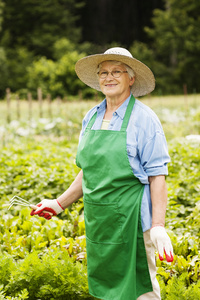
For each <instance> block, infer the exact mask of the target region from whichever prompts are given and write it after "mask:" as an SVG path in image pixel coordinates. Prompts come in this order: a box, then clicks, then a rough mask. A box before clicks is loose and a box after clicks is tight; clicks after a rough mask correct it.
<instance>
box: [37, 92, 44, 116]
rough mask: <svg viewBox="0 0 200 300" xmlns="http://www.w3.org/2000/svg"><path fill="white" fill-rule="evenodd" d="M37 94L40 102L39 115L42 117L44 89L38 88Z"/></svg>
mask: <svg viewBox="0 0 200 300" xmlns="http://www.w3.org/2000/svg"><path fill="white" fill-rule="evenodd" d="M37 95H38V103H39V116H40V118H42V117H43V111H42V89H41V88H38V89H37Z"/></svg>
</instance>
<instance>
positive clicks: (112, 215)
mask: <svg viewBox="0 0 200 300" xmlns="http://www.w3.org/2000/svg"><path fill="white" fill-rule="evenodd" d="M84 217H85V227H86V237H87V238H88V239H90V240H91V241H92V242H96V243H103V244H122V243H124V238H123V233H122V225H123V219H124V218H125V217H124V216H123V215H122V214H120V212H119V209H118V207H117V203H112V204H107V203H106V204H105V203H93V202H88V201H84Z"/></svg>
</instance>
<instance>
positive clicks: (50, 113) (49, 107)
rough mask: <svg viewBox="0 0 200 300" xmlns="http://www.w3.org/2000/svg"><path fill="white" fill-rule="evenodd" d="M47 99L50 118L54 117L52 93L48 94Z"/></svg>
mask: <svg viewBox="0 0 200 300" xmlns="http://www.w3.org/2000/svg"><path fill="white" fill-rule="evenodd" d="M47 101H48V113H49V118H50V119H51V118H52V109H51V95H50V94H48V95H47Z"/></svg>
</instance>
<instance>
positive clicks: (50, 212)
mask: <svg viewBox="0 0 200 300" xmlns="http://www.w3.org/2000/svg"><path fill="white" fill-rule="evenodd" d="M36 208H37V209H33V210H32V211H31V216H34V215H38V216H40V217H43V218H45V219H47V220H50V219H51V218H52V216H57V215H58V214H59V213H61V212H62V211H63V210H64V208H63V207H62V206H61V205H60V203H59V202H58V200H57V199H54V200H48V199H44V200H42V201H41V202H40V203H38V204H37V206H36Z"/></svg>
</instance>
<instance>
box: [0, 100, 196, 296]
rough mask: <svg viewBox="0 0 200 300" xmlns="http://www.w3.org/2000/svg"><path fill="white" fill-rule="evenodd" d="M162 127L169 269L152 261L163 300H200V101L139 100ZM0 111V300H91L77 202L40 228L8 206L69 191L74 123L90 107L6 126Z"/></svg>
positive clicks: (71, 105) (70, 105) (75, 106)
mask: <svg viewBox="0 0 200 300" xmlns="http://www.w3.org/2000/svg"><path fill="white" fill-rule="evenodd" d="M142 101H144V103H146V104H147V105H149V106H151V107H152V108H153V109H154V110H155V112H156V113H157V115H158V116H159V118H160V119H161V121H162V124H163V127H164V131H165V133H166V137H167V140H168V145H169V151H170V156H171V163H170V164H169V176H168V177H167V184H168V198H169V201H168V210H167V216H166V228H167V231H168V233H169V235H170V237H171V239H172V243H173V247H174V253H175V259H174V262H173V263H167V262H166V261H163V262H160V261H159V259H158V257H157V267H158V275H157V277H158V280H159V283H160V287H161V294H162V300H165V299H166V300H169V299H170V300H171V299H176V300H177V299H180V300H190V299H192V300H197V299H200V243H199V238H200V219H199V213H200V171H199V164H200V152H199V143H200V140H199V134H200V125H199V124H200V110H199V104H200V98H199V96H196V98H194V96H191V97H188V99H184V98H183V97H162V98H144V99H142ZM4 104H5V103H4V102H2V103H1V109H0V114H1V116H0V117H1V118H0V120H1V121H0V137H1V146H0V147H1V156H0V174H1V177H0V199H1V201H0V216H1V224H0V299H94V298H93V297H91V296H90V295H89V294H88V286H87V269H86V266H87V257H86V252H85V227H84V219H83V201H82V199H80V201H79V202H77V203H76V204H73V205H72V206H71V207H69V209H67V210H65V212H63V213H62V214H61V215H59V216H58V217H53V219H52V220H50V221H46V220H45V219H43V218H38V217H31V216H30V209H29V208H22V207H20V206H13V207H12V208H11V209H10V210H8V205H9V200H10V199H11V198H12V197H13V196H14V195H18V196H20V197H22V198H24V199H27V200H28V201H30V202H31V203H37V202H38V201H40V200H41V199H43V198H49V199H54V198H56V197H57V196H58V195H60V194H61V193H62V192H63V191H64V190H66V189H67V187H68V186H69V185H70V184H71V182H72V181H73V179H74V178H75V176H76V174H77V173H78V171H79V169H78V168H77V167H76V165H75V163H74V159H75V156H76V149H77V143H78V136H79V131H80V129H81V120H82V118H83V116H84V115H85V113H86V112H87V110H88V109H89V108H90V107H92V106H94V105H95V104H96V103H95V102H88V101H87V102H67V103H63V104H62V106H61V108H60V109H58V107H57V103H54V102H53V105H54V106H53V107H52V110H53V113H52V115H51V117H50V116H49V115H48V106H47V105H46V104H45V103H44V111H43V113H44V116H43V118H42V119H41V118H39V117H38V115H39V114H38V111H37V110H36V106H34V114H33V119H32V120H31V122H30V120H29V119H28V113H27V109H28V106H27V103H26V102H22V103H21V106H22V111H23V116H24V118H23V119H22V118H21V120H18V121H17V120H16V117H15V116H16V110H15V107H16V106H15V105H16V103H15V101H13V102H12V107H13V109H12V122H11V123H9V124H7V125H5V124H6V123H5V121H6V117H5V112H4V109H5V107H4Z"/></svg>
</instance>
